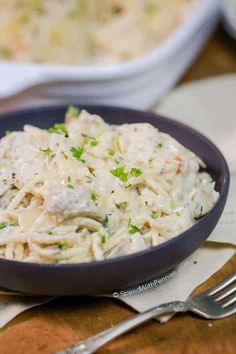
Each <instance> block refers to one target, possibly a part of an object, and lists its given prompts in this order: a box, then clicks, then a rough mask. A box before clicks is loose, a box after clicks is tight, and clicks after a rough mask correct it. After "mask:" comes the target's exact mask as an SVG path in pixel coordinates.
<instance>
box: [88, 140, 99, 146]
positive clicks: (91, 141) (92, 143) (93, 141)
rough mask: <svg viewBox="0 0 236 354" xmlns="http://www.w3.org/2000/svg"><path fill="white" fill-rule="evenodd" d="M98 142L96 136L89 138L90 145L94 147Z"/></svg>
mask: <svg viewBox="0 0 236 354" xmlns="http://www.w3.org/2000/svg"><path fill="white" fill-rule="evenodd" d="M98 144H99V141H98V140H97V139H96V138H90V146H92V147H94V146H97V145H98Z"/></svg>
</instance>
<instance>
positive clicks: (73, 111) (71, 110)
mask: <svg viewBox="0 0 236 354" xmlns="http://www.w3.org/2000/svg"><path fill="white" fill-rule="evenodd" d="M79 112H80V110H79V108H77V107H75V106H69V107H68V109H67V111H66V116H67V117H69V118H77V117H78V115H79Z"/></svg>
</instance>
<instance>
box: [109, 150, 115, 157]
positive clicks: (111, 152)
mask: <svg viewBox="0 0 236 354" xmlns="http://www.w3.org/2000/svg"><path fill="white" fill-rule="evenodd" d="M115 153H116V151H115V150H114V149H109V150H108V154H109V155H110V156H114V155H115Z"/></svg>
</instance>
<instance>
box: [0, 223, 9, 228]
mask: <svg viewBox="0 0 236 354" xmlns="http://www.w3.org/2000/svg"><path fill="white" fill-rule="evenodd" d="M7 226H8V223H7V222H6V221H2V222H0V230H1V229H5V227H7Z"/></svg>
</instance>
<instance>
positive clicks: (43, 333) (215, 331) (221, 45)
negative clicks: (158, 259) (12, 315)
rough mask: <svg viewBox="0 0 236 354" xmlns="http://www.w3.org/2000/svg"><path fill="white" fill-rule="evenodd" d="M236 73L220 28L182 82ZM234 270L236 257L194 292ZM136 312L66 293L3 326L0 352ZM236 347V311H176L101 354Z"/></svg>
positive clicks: (24, 351)
mask: <svg viewBox="0 0 236 354" xmlns="http://www.w3.org/2000/svg"><path fill="white" fill-rule="evenodd" d="M232 72H234V73H235V72H236V45H235V42H234V41H233V40H231V39H230V38H229V37H228V36H227V35H226V34H225V33H224V31H223V30H222V29H221V28H219V29H218V30H217V31H216V33H215V35H214V36H213V38H212V39H211V40H210V41H209V43H208V44H207V46H206V47H205V49H204V50H203V52H202V53H201V55H200V57H199V58H198V59H197V60H196V61H195V63H194V64H193V65H192V67H191V68H190V70H189V71H188V72H187V73H186V75H185V77H184V78H183V80H182V81H181V83H182V82H187V81H191V80H197V79H201V78H204V77H209V76H213V75H219V74H225V73H232ZM235 270H236V256H235V257H233V258H232V259H231V260H230V261H229V262H228V263H227V264H226V265H225V266H224V268H223V269H221V270H220V271H219V272H217V273H216V274H214V276H212V277H211V278H210V279H209V280H208V281H207V282H206V283H204V285H202V286H200V287H199V288H198V289H196V291H195V292H196V293H197V292H199V291H201V290H204V289H206V288H207V287H209V286H213V284H215V283H216V282H217V281H219V280H220V279H222V278H223V277H225V276H227V275H229V274H231V273H232V272H233V271H235ZM134 313H135V312H134V311H132V310H131V309H130V308H128V307H127V306H126V305H124V304H122V303H120V302H119V301H118V300H112V299H104V298H103V299H101V298H89V297H74V298H73V297H72V298H71V297H68V298H59V299H58V300H55V301H54V302H52V303H49V304H47V305H44V306H42V307H39V308H35V309H31V310H29V311H27V312H25V313H23V314H21V315H19V316H18V317H17V318H16V319H14V320H13V321H11V322H10V323H9V324H8V325H7V326H6V327H5V328H4V329H2V330H1V331H0V354H36V353H37V354H52V353H53V352H54V351H56V350H59V349H62V348H65V347H67V346H70V345H72V344H73V343H75V342H77V341H80V340H82V339H85V338H87V337H89V336H91V335H93V334H95V333H97V332H99V331H101V330H104V329H106V328H108V327H110V326H112V325H114V324H116V323H118V322H120V321H122V320H125V319H127V318H129V317H130V316H132V315H133V314H134ZM235 351H236V316H233V317H230V318H227V319H224V320H220V321H208V320H204V319H201V318H198V317H196V316H193V315H177V316H175V317H174V318H173V319H171V320H170V321H169V322H167V323H166V324H159V323H157V322H156V321H154V320H153V321H150V322H149V323H147V324H145V325H143V326H142V327H140V328H138V329H135V330H133V331H132V332H130V333H129V334H126V335H124V336H122V337H121V338H119V339H117V340H114V341H113V342H111V343H110V344H108V345H107V346H105V347H104V348H103V349H102V350H100V351H99V353H104V354H105V353H113V354H121V353H122V354H124V353H135V354H139V353H140V354H141V353H142V354H152V353H160V354H175V353H176V354H198V353H201V354H204V353H207V354H222V353H225V354H230V353H232V354H233V353H235Z"/></svg>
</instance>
